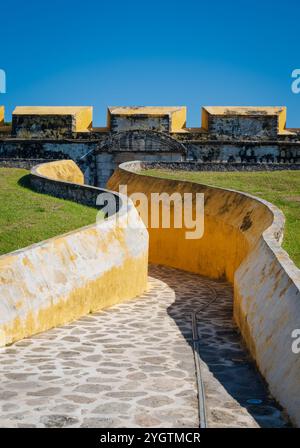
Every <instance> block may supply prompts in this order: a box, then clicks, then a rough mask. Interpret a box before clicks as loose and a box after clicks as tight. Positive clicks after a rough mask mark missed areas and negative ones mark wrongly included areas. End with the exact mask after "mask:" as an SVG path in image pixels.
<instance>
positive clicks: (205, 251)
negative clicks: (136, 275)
mask: <svg viewBox="0 0 300 448" xmlns="http://www.w3.org/2000/svg"><path fill="white" fill-rule="evenodd" d="M142 169H147V163H143V162H128V163H124V164H122V165H120V166H119V168H118V170H116V171H115V173H114V174H113V176H112V177H111V179H110V180H109V182H108V186H109V188H110V189H112V190H118V187H119V185H127V187H128V194H129V195H130V194H132V193H135V192H142V193H144V194H146V196H147V197H148V198H149V197H150V195H151V193H153V192H155V193H161V192H166V193H168V194H170V195H171V194H172V193H174V192H179V193H182V194H183V193H185V192H186V193H193V194H195V193H197V192H199V193H203V194H204V195H205V210H204V211H205V229H204V235H203V237H202V238H201V239H199V240H186V239H185V232H183V231H181V230H178V229H174V230H172V229H160V228H158V229H151V228H149V229H148V230H149V236H150V250H149V257H150V262H152V263H156V264H163V265H166V266H171V267H175V268H178V269H183V270H186V271H189V272H194V273H197V274H200V275H204V276H207V277H210V278H213V279H219V278H222V277H225V278H226V279H227V280H228V281H230V282H231V283H232V284H233V286H234V318H235V321H236V323H237V324H238V327H239V329H240V330H241V333H242V336H243V338H244V340H245V342H246V345H247V347H248V348H249V350H250V352H251V354H252V356H253V358H254V359H255V361H256V363H257V366H258V367H259V369H260V372H261V373H262V375H263V376H264V378H265V379H266V381H267V382H268V385H269V387H270V390H271V393H272V394H273V396H274V397H275V398H276V399H277V400H278V401H279V402H280V404H281V405H282V406H283V407H284V408H285V409H286V410H287V412H288V414H289V416H290V417H291V419H292V420H293V422H294V423H295V424H296V425H297V426H300V377H299V371H300V356H299V355H295V354H294V353H293V352H292V342H293V340H292V338H291V334H292V332H293V331H294V330H295V329H296V328H299V322H300V270H299V269H297V268H296V266H295V265H294V263H293V262H292V261H291V260H290V258H289V256H288V254H287V253H286V252H285V251H284V250H283V249H282V248H281V241H282V235H283V229H284V216H283V214H282V213H281V211H280V210H278V209H277V207H275V206H274V205H272V204H270V203H268V202H266V201H263V200H261V199H259V198H256V197H253V196H251V195H248V194H245V193H240V192H236V191H232V190H226V189H222V188H216V187H209V186H206V185H201V184H196V183H193V182H187V181H176V180H170V179H161V178H157V177H152V176H151V177H148V176H146V175H143V173H141V170H142ZM184 230H185V229H184Z"/></svg>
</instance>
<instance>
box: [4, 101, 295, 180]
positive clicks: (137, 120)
mask: <svg viewBox="0 0 300 448" xmlns="http://www.w3.org/2000/svg"><path fill="white" fill-rule="evenodd" d="M92 113H93V109H92V107H85V106H82V107H17V108H16V109H15V110H14V112H13V119H12V126H10V125H9V124H8V123H4V125H2V126H1V124H0V165H1V164H2V165H3V166H8V164H9V166H18V167H22V166H24V167H28V164H30V166H33V165H36V164H37V163H40V162H41V161H44V160H47V161H48V160H57V159H72V160H74V161H75V162H76V163H77V164H78V165H79V166H80V168H81V169H82V171H83V172H84V175H85V180H86V182H87V183H89V184H92V185H96V186H105V183H106V182H107V180H108V179H109V177H110V176H111V174H112V173H113V171H114V169H115V168H116V167H117V166H118V165H119V164H120V163H122V162H126V161H130V160H141V161H145V162H162V163H164V162H172V163H173V162H174V163H175V162H176V163H178V162H179V163H181V162H187V161H188V162H191V161H193V162H195V163H196V164H197V166H198V167H200V168H201V166H203V169H212V167H213V169H215V170H227V169H237V170H240V169H245V170H247V169H251V170H252V169H261V167H265V169H283V168H284V169H300V129H288V128H286V108H285V107H283V106H282V107H281V106H278V107H271V106H269V107H253V106H251V107H244V106H242V107H236V106H222V107H215V106H210V107H203V108H202V125H201V123H200V117H199V126H198V127H193V128H191V127H187V123H186V116H187V109H186V107H184V106H170V107H161V106H137V107H132V106H130V107H119V106H118V107H109V108H108V110H107V123H103V125H104V126H102V127H93V122H92ZM3 116H4V108H3V107H0V123H1V121H2V122H3ZM9 121H10V120H9ZM230 167H231V168H230Z"/></svg>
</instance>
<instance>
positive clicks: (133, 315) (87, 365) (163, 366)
mask: <svg viewBox="0 0 300 448" xmlns="http://www.w3.org/2000/svg"><path fill="white" fill-rule="evenodd" d="M150 275H151V277H149V290H148V292H146V293H145V294H143V295H142V296H140V297H139V298H137V299H133V300H130V301H127V302H125V303H122V304H119V305H115V306H113V307H111V308H109V309H107V310H105V311H101V312H99V313H95V314H93V315H89V316H86V317H82V318H80V319H79V320H77V321H76V322H73V323H70V324H68V325H66V326H64V327H59V328H56V329H52V330H49V331H47V332H45V333H42V334H40V335H36V336H33V337H31V338H29V339H24V340H23V341H19V342H17V343H15V344H14V345H13V346H11V347H8V348H2V349H1V351H0V376H1V384H0V403H1V411H2V412H1V417H0V426H1V427H12V426H14V427H26V426H29V427H78V426H80V427H102V428H103V427H123V428H124V427H162V428H163V427H173V428H176V427H194V428H197V427H199V415H198V400H197V386H196V377H195V365H194V359H193V351H192V328H191V313H192V312H193V311H197V310H201V309H203V306H205V305H206V304H207V303H209V302H210V300H211V295H213V294H214V292H216V294H217V298H218V300H217V301H215V302H214V303H213V304H211V305H210V307H209V308H206V311H205V313H204V314H203V315H202V314H201V315H198V326H199V328H198V330H199V335H200V340H201V344H200V347H201V357H202V359H203V379H204V384H205V390H206V406H207V419H208V427H240V428H246V427H260V426H263V427H283V426H286V425H287V422H286V421H285V419H284V416H283V414H282V413H281V411H280V409H279V408H278V407H277V406H276V404H275V403H274V401H273V400H272V399H271V398H270V397H269V395H268V391H267V389H266V387H265V385H264V383H263V381H262V379H261V377H260V375H259V374H258V373H257V371H256V370H255V367H254V365H253V363H252V362H251V361H250V360H249V358H248V355H247V352H246V351H245V349H244V348H243V346H242V345H241V341H240V338H239V336H238V334H237V332H236V329H235V327H234V326H233V324H232V319H231V316H232V289H231V287H230V285H229V284H228V283H224V282H215V281H212V280H208V279H206V278H203V277H200V276H198V275H195V274H189V273H187V272H183V271H178V270H175V269H170V268H166V267H160V266H151V268H150ZM248 399H259V400H261V404H259V405H251V404H250V403H247V400H248Z"/></svg>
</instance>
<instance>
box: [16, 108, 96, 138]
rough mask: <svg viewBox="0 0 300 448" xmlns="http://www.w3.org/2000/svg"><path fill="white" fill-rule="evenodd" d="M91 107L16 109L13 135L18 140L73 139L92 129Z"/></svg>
mask: <svg viewBox="0 0 300 448" xmlns="http://www.w3.org/2000/svg"><path fill="white" fill-rule="evenodd" d="M92 114H93V111H92V108H91V107H72V106H71V107H39V106H32V107H16V109H15V110H14V112H13V117H12V135H13V136H14V137H17V138H29V139H32V138H33V139H35V138H51V139H57V138H58V139H59V138H65V137H72V136H73V133H76V132H86V131H88V130H89V129H90V128H91V127H92Z"/></svg>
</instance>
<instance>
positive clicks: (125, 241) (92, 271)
mask: <svg viewBox="0 0 300 448" xmlns="http://www.w3.org/2000/svg"><path fill="white" fill-rule="evenodd" d="M60 164H61V162H56V165H54V164H51V166H45V165H40V166H38V167H36V168H34V169H33V170H32V174H31V182H32V184H33V185H34V187H35V188H36V189H38V190H39V191H42V192H47V193H48V194H52V195H55V196H58V197H64V198H68V199H73V200H77V201H78V202H83V203H86V204H91V205H95V199H96V197H97V195H99V193H101V192H103V193H105V194H107V195H112V196H116V197H117V204H118V208H117V214H116V215H113V216H110V217H108V219H106V220H102V221H101V222H98V223H97V224H96V223H95V224H92V225H90V226H86V227H83V228H81V229H78V230H75V231H72V232H69V233H67V234H64V235H60V236H57V237H55V238H51V239H49V240H46V241H43V242H41V243H38V244H34V245H32V246H30V247H27V248H24V249H21V250H18V251H15V252H11V253H9V254H7V255H3V256H1V257H0V297H1V301H0V345H2V346H3V345H5V344H10V343H12V342H14V341H17V340H19V339H22V338H24V337H26V336H30V335H32V334H35V333H38V332H41V331H44V330H47V329H49V328H52V327H55V326H58V325H62V324H65V323H66V322H69V321H72V320H73V319H76V318H78V317H80V316H82V315H84V314H87V313H90V312H94V311H98V310H100V309H102V308H105V307H108V306H110V305H113V304H115V303H119V302H122V301H124V300H127V299H130V298H132V297H135V296H137V295H140V294H141V293H143V292H144V291H145V289H146V287H147V264H148V234H147V230H146V229H145V226H144V225H143V224H142V222H141V220H140V218H139V216H138V213H137V211H136V209H135V208H134V206H133V204H132V203H131V202H129V203H128V204H126V201H124V197H123V198H122V196H120V195H117V194H115V193H112V192H108V191H106V190H100V189H97V188H94V187H88V186H86V185H79V184H74V183H72V182H71V181H72V180H73V179H74V178H76V179H78V178H79V177H80V170H79V169H78V168H77V167H76V165H75V164H73V162H69V161H68V162H63V164H62V165H60ZM63 173H66V174H67V177H68V179H69V181H62V180H55V178H56V179H57V178H60V179H61V177H63V176H62V174H63ZM46 174H49V175H50V174H51V176H54V179H50V178H47V177H45V176H46ZM115 218H118V219H115ZM20 225H21V223H20Z"/></svg>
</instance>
